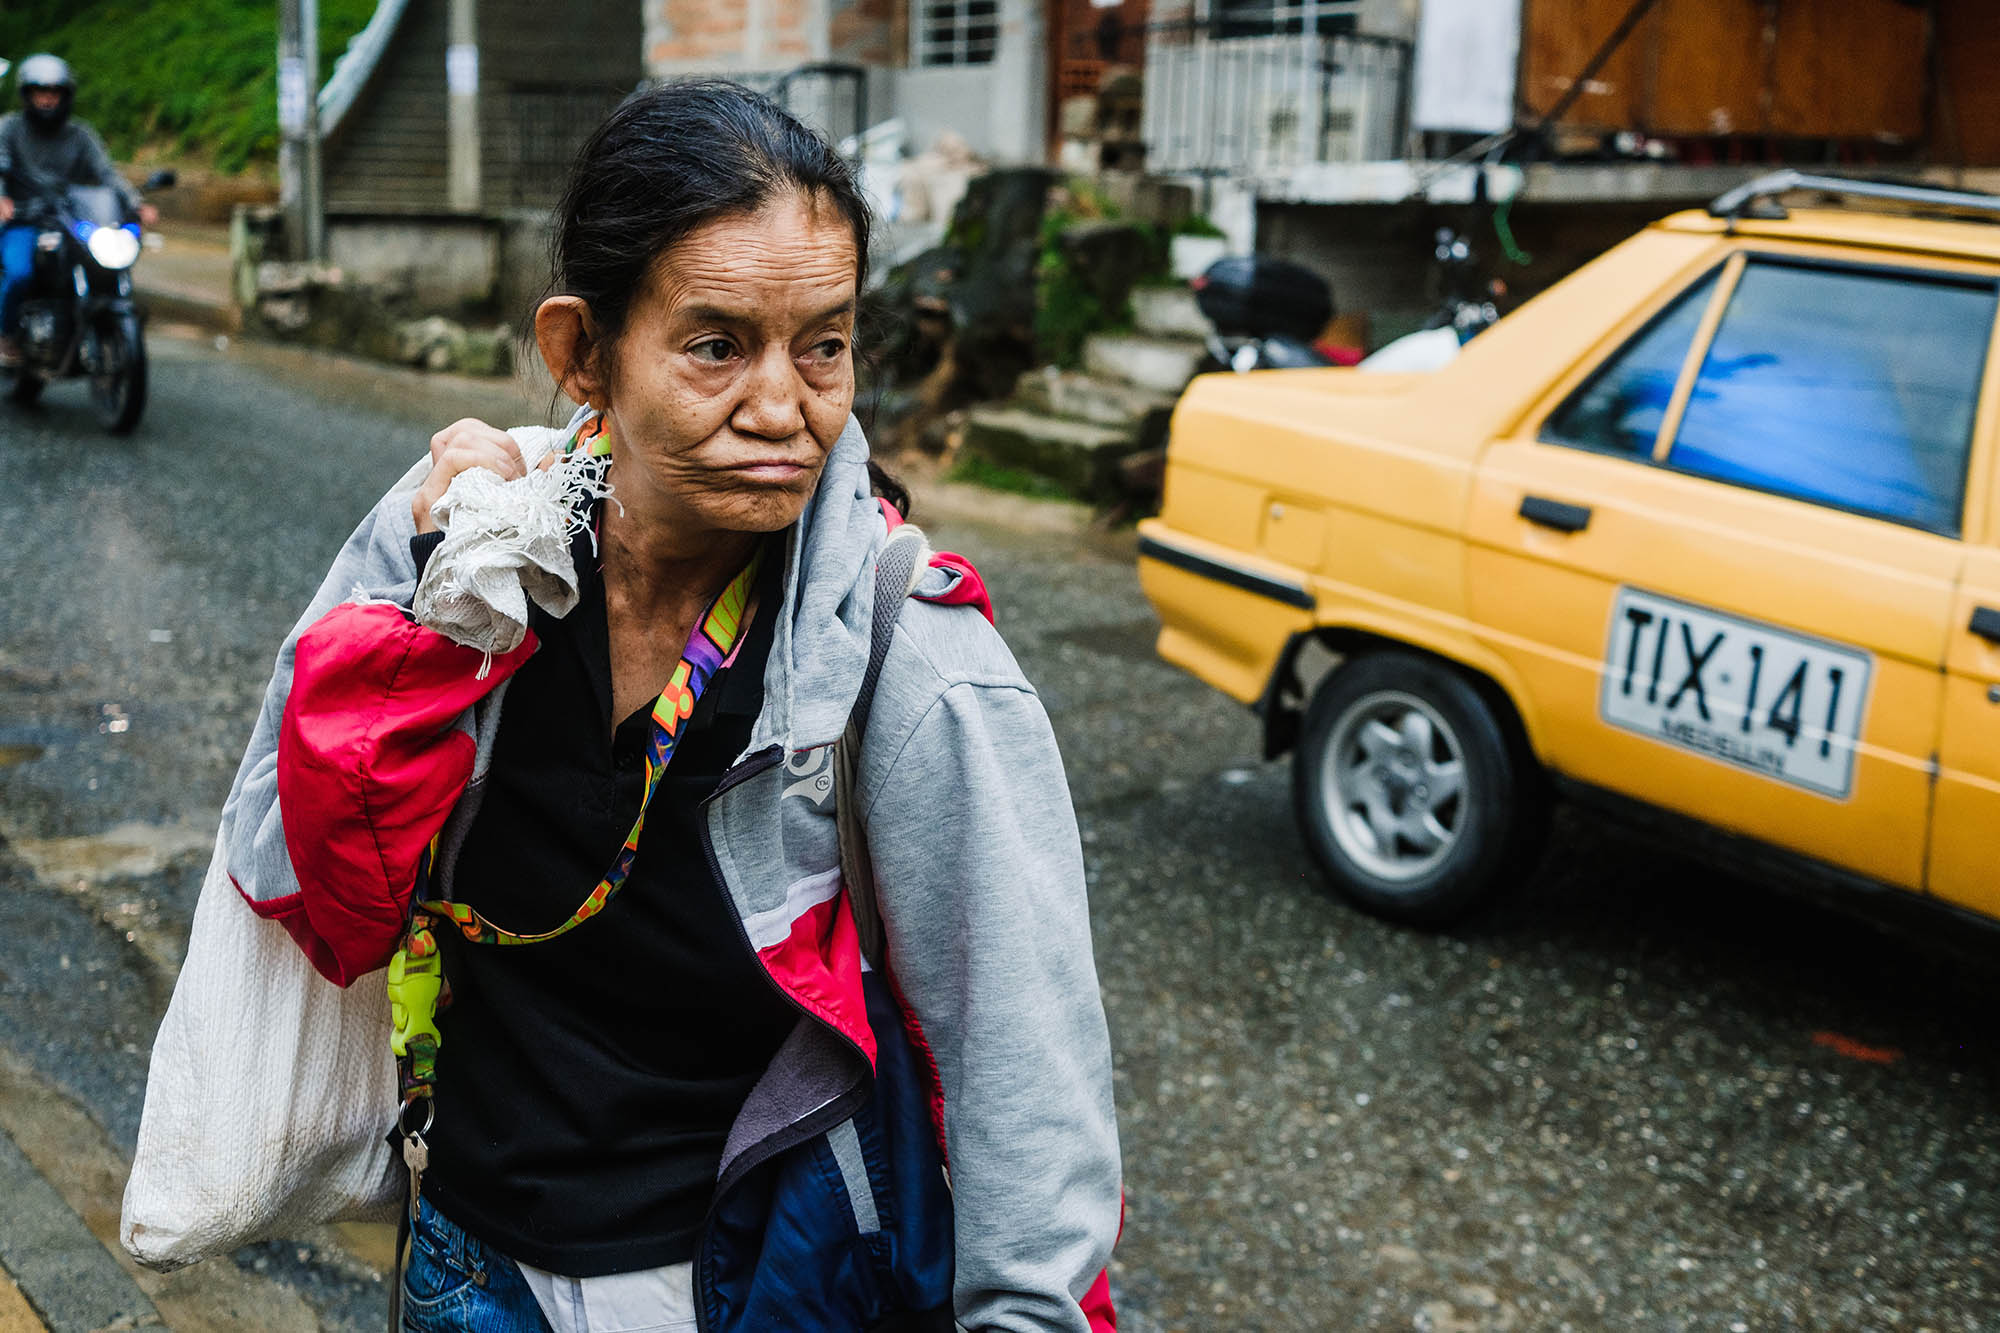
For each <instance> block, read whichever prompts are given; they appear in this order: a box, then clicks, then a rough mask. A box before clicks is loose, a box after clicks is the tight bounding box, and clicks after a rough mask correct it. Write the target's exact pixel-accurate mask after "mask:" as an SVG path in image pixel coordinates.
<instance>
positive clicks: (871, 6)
mask: <svg viewBox="0 0 2000 1333" xmlns="http://www.w3.org/2000/svg"><path fill="white" fill-rule="evenodd" d="M908 12H909V7H908V4H907V3H898V0H828V5H827V49H828V52H829V58H830V59H833V60H841V61H847V62H850V63H853V64H860V65H901V64H903V63H904V60H905V59H906V57H907V55H908V51H909V41H908V38H907V36H904V37H903V39H902V40H900V41H899V40H898V34H899V33H902V32H905V31H906V29H905V28H904V23H903V20H904V19H905V17H906V15H907V14H908Z"/></svg>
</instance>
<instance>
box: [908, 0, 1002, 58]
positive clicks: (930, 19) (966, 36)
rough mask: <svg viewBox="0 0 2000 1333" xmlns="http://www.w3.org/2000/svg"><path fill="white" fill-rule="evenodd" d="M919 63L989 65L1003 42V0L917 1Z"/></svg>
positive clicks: (915, 7)
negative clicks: (995, 51)
mask: <svg viewBox="0 0 2000 1333" xmlns="http://www.w3.org/2000/svg"><path fill="white" fill-rule="evenodd" d="M913 8H914V9H915V11H916V16H917V21H916V28H915V38H916V45H917V50H916V63H917V64H919V65H990V64H992V63H993V51H994V48H995V47H997V46H998V45H999V44H1000V0H917V3H916V5H915V6H913Z"/></svg>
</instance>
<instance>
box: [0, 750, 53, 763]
mask: <svg viewBox="0 0 2000 1333" xmlns="http://www.w3.org/2000/svg"><path fill="white" fill-rule="evenodd" d="M47 753H48V747H47V746H45V745H0V768H11V767H13V766H14V765H15V764H25V763H29V762H32V761H33V760H36V759H40V758H41V757H42V756H43V755H45V754H47Z"/></svg>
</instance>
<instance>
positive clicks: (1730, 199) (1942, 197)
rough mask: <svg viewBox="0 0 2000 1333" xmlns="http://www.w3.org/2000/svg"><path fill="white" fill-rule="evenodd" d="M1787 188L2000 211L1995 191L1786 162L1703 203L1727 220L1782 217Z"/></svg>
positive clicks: (1934, 206)
mask: <svg viewBox="0 0 2000 1333" xmlns="http://www.w3.org/2000/svg"><path fill="white" fill-rule="evenodd" d="M1793 190H1818V191H1819V192H1820V193H1822V194H1837V195H1842V196H1845V197H1847V198H1850V199H1886V200H1891V201H1893V202H1896V203H1903V204H1916V205H1918V206H1920V207H1923V208H1931V209H1941V210H1945V211H1949V212H1955V213H1982V214H1987V215H1989V216H2000V194H1982V193H1980V192H1978V191H1974V190H1943V189H1939V188H1937V187H1936V186H1932V185H1906V184H1903V183H1901V182H1899V181H1879V180H1860V179H1856V178H1854V177H1851V176H1815V175H1812V174H1810V173H1808V172H1804V171H1798V170H1796V169H1794V168H1791V167H1786V168H1785V169H1784V170H1783V171H1773V172H1771V173H1770V174H1769V175H1765V176H1759V177H1758V178H1757V179H1756V180H1753V181H1746V182H1745V183H1743V184H1742V185H1739V186H1737V187H1736V188H1735V189H1733V190H1730V191H1728V192H1727V193H1724V194H1719V195H1717V196H1716V197H1715V200H1714V202H1712V203H1710V204H1709V206H1708V211H1709V215H1710V216H1712V217H1718V218H1728V219H1729V220H1730V221H1732V222H1734V221H1736V220H1737V219H1738V218H1759V219H1778V218H1783V217H1787V216H1789V214H1787V213H1786V212H1785V206H1784V205H1783V204H1781V203H1779V202H1778V197H1779V196H1780V195H1784V194H1789V193H1791V192H1792V191H1793Z"/></svg>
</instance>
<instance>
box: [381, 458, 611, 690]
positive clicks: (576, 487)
mask: <svg viewBox="0 0 2000 1333" xmlns="http://www.w3.org/2000/svg"><path fill="white" fill-rule="evenodd" d="M508 434H510V435H512V436H513V437H514V443H515V444H516V445H517V446H519V448H520V450H521V458H522V461H523V462H525V463H526V464H527V465H528V472H527V475H526V476H522V477H516V478H514V479H513V480H512V481H508V480H505V479H503V478H502V477H501V476H500V474H499V473H497V472H492V471H489V470H488V469H486V468H467V469H466V470H465V471H463V472H461V473H459V474H458V475H457V476H456V477H453V478H452V481H451V485H450V486H449V487H448V488H447V489H446V490H445V493H444V494H443V495H442V496H440V497H439V498H438V500H437V502H436V503H435V504H433V505H432V506H431V517H432V518H433V519H434V520H436V522H437V525H438V526H439V527H440V528H442V529H444V533H445V538H444V541H443V542H442V543H440V544H439V546H438V548H437V550H435V551H433V552H431V558H430V561H429V563H428V564H426V565H425V566H424V574H423V578H422V579H420V580H419V581H418V583H417V595H416V600H415V604H414V605H413V606H412V608H411V609H412V610H413V611H414V612H415V614H416V618H417V623H418V624H420V625H425V626H428V627H429V628H431V629H434V630H436V631H437V632H438V633H440V634H442V635H444V636H445V637H446V638H447V639H450V640H451V641H452V642H454V643H462V644H464V645H465V646H466V647H468V648H477V649H478V650H479V651H480V652H482V653H484V654H485V655H486V658H487V660H486V662H484V663H482V664H481V666H480V670H479V674H480V676H481V677H482V678H483V677H484V676H485V674H486V672H487V669H488V667H490V665H491V662H492V659H493V658H494V657H496V656H499V655H501V654H505V653H510V652H512V651H514V649H516V648H518V647H520V645H521V641H522V640H523V639H524V638H526V637H527V633H528V601H529V599H531V598H532V599H533V601H534V603H535V605H537V606H539V607H541V608H542V610H544V611H546V612H548V613H549V614H550V615H552V616H566V615H568V614H569V613H570V612H571V611H572V610H574V609H575V608H576V602H577V582H576V563H575V561H574V559H573V558H572V557H571V555H570V541H571V539H572V538H574V537H575V536H576V534H577V533H579V532H581V531H584V530H585V525H586V524H588V523H589V521H590V507H589V503H588V501H589V500H591V499H593V498H596V497H598V496H607V495H609V494H610V493H611V487H610V484H609V483H608V482H606V481H605V479H604V473H605V469H606V468H607V467H608V466H609V462H610V460H609V459H604V458H592V457H589V456H588V455H586V454H584V453H583V452H581V451H579V452H577V453H575V454H572V455H570V456H569V457H567V458H559V459H557V460H556V462H555V463H554V464H553V465H552V466H550V467H547V468H543V467H540V466H539V464H540V462H541V460H542V459H543V458H544V457H545V456H546V455H547V454H548V453H549V451H550V450H551V449H553V448H555V447H556V445H557V443H558V442H560V441H561V440H562V439H564V438H565V437H566V432H563V431H555V430H549V429H547V428H545V427H541V426H520V427H516V428H515V429H513V430H511V431H509V432H508Z"/></svg>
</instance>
